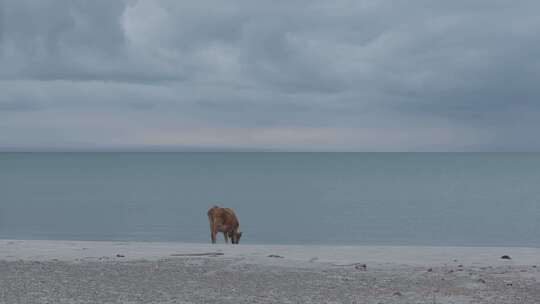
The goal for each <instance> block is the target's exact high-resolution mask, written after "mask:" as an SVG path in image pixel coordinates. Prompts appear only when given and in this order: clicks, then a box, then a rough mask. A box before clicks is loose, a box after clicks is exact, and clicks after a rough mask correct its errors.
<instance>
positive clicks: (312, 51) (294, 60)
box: [0, 0, 540, 151]
mask: <svg viewBox="0 0 540 304" xmlns="http://www.w3.org/2000/svg"><path fill="white" fill-rule="evenodd" d="M539 12H540V1H538V0H520V1H511V0H506V1H498V0H452V1H433V0H414V1H405V0H394V1H388V0H351V1H341V0H332V1H328V0H320V1H319V0H303V1H300V0H286V1H285V0H284V1H253V0H249V1H222V0H220V1H180V0H146V1H145V0H141V1H136V0H132V1H120V0H118V1H116V0H87V1H82V0H39V1H37V0H0V149H4V150H6V149H22V150H24V149H28V150H31V149H59V150H62V149H67V150H70V149H90V150H92V149H118V148H119V149H164V150H168V149H172V150H174V149H178V150H182V149H189V148H190V147H195V148H209V149H210V148H211V149H216V148H217V149H262V150H295V151H296V150H308V151H312V150H324V151H335V150H342V151H538V150H540V137H539V135H538V133H539V132H540V37H539V35H540V17H539Z"/></svg>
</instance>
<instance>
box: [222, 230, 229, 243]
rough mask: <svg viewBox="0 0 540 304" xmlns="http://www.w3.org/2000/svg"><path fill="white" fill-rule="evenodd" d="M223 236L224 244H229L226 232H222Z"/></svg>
mask: <svg viewBox="0 0 540 304" xmlns="http://www.w3.org/2000/svg"><path fill="white" fill-rule="evenodd" d="M223 238H224V239H225V244H229V236H228V235H227V232H223Z"/></svg>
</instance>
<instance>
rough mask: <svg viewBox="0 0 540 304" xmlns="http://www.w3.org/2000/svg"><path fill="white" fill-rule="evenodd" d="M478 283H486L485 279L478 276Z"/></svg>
mask: <svg viewBox="0 0 540 304" xmlns="http://www.w3.org/2000/svg"><path fill="white" fill-rule="evenodd" d="M478 283H482V284H486V280H484V279H482V278H480V279H478Z"/></svg>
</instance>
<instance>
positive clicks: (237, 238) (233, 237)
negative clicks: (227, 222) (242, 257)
mask: <svg viewBox="0 0 540 304" xmlns="http://www.w3.org/2000/svg"><path fill="white" fill-rule="evenodd" d="M229 237H230V238H231V242H232V243H233V244H238V243H240V238H241V237H242V232H236V231H232V232H231V233H230V235H229Z"/></svg>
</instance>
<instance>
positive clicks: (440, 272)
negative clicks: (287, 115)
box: [0, 240, 540, 304]
mask: <svg viewBox="0 0 540 304" xmlns="http://www.w3.org/2000/svg"><path fill="white" fill-rule="evenodd" d="M207 254H214V255H207ZM503 255H509V256H510V257H511V259H510V260H508V259H501V256H503ZM364 265H365V266H364ZM539 299H540V249H538V248H497V247H490V248H488V247H406V246H398V247H394V246H296V245H295V246H292V245H291V246H288V245H287V246H285V245H283V246H278V245H245V244H240V245H238V246H233V245H226V244H218V245H211V244H183V243H143V242H82V241H30V240H0V304H3V303H10V304H12V303H25V304H31V303H259V304H260V303H374V304H375V303H377V304H380V303H425V304H428V303H429V304H438V303H471V304H472V303H475V304H488V303H489V304H503V303H504V304H507V303H520V304H524V303H525V304H538V303H539Z"/></svg>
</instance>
